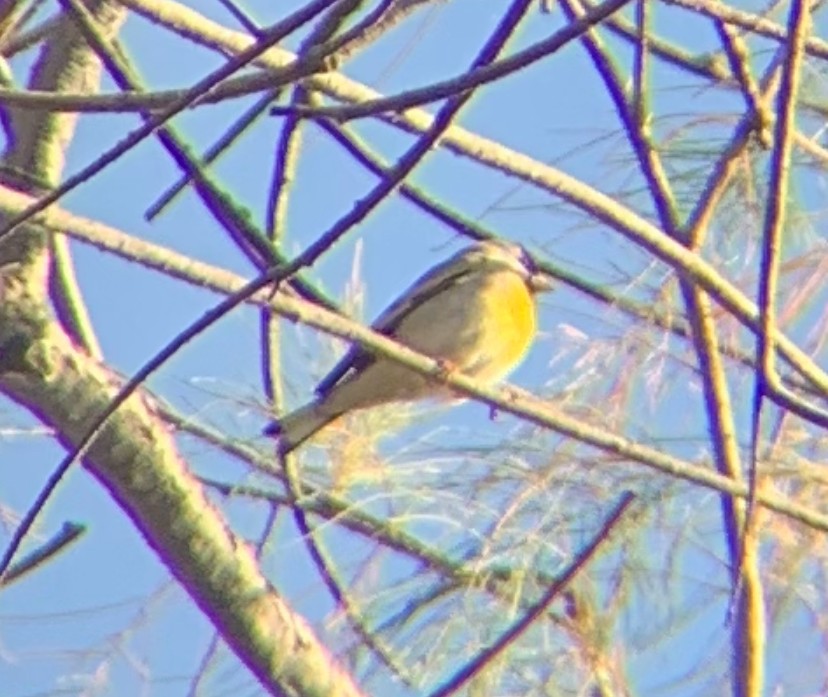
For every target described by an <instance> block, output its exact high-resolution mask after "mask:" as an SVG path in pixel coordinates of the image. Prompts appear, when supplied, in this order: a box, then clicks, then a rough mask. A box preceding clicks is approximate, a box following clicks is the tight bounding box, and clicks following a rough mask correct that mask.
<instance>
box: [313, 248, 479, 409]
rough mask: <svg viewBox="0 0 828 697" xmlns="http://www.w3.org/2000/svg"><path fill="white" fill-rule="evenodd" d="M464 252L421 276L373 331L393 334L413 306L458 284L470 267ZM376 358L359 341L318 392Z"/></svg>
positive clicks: (327, 377)
mask: <svg viewBox="0 0 828 697" xmlns="http://www.w3.org/2000/svg"><path fill="white" fill-rule="evenodd" d="M461 255H462V252H461V253H460V254H457V255H455V256H453V257H451V258H450V259H447V260H446V261H444V262H443V263H442V264H438V265H437V266H435V267H434V268H432V269H430V270H429V271H427V272H426V273H425V274H423V275H422V276H420V278H418V279H417V280H416V281H415V282H414V284H413V285H412V286H411V288H409V289H408V290H407V291H406V292H405V293H403V294H402V295H401V296H400V297H399V298H397V300H395V301H394V302H393V303H391V305H390V306H389V307H388V308H387V309H386V310H385V312H383V313H382V314H381V315H380V316H379V317H377V319H376V321H375V322H374V323H373V324H372V325H371V327H372V328H373V329H374V331H377V332H380V333H381V334H385V335H386V336H390V337H393V336H394V335H395V333H396V330H397V328H398V327H399V326H400V324H401V323H402V321H403V320H404V319H405V318H406V316H407V315H408V314H409V313H410V312H411V311H412V310H413V309H414V308H416V307H419V306H420V305H422V304H423V303H424V302H427V301H428V300H430V299H431V298H432V297H434V296H435V295H437V294H438V293H440V292H442V291H443V290H444V289H445V288H447V287H448V286H450V285H452V284H454V283H456V282H457V280H458V278H460V277H462V276H464V275H466V274H467V273H468V272H469V269H470V268H471V267H470V265H469V264H468V263H464V260H463V259H462V256H461ZM373 361H374V356H373V355H372V354H371V353H370V352H368V351H366V350H365V349H363V348H362V346H360V345H359V344H354V345H353V346H351V348H350V349H348V351H347V352H346V353H345V355H344V356H342V358H340V359H339V361H338V362H337V364H336V365H335V366H334V367H333V368H332V369H331V371H330V372H329V373H328V374H327V375H326V376H325V377H324V378H322V380H321V381H320V382H319V384H318V385H317V386H316V394H317V395H318V396H320V397H324V396H325V395H327V394H328V392H330V391H331V389H333V388H334V387H335V386H336V385H337V384H338V383H339V382H340V381H341V380H342V379H343V378H344V377H345V376H346V375H348V374H349V373H354V372H358V371H360V370H364V369H365V368H366V367H367V366H368V365H370V364H371V363H372V362H373Z"/></svg>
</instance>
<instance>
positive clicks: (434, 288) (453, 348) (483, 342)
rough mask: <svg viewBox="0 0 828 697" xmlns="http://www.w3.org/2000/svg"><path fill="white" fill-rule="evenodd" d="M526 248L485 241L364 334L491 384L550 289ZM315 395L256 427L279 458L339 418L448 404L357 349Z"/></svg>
mask: <svg viewBox="0 0 828 697" xmlns="http://www.w3.org/2000/svg"><path fill="white" fill-rule="evenodd" d="M552 287H553V283H552V280H551V278H550V277H549V276H547V275H546V274H544V273H542V272H541V271H540V270H539V269H538V267H537V266H536V264H535V262H534V261H533V259H532V257H531V256H530V255H529V254H528V253H527V252H526V250H525V249H524V248H523V247H522V246H520V245H518V244H514V243H511V242H507V241H504V240H494V239H490V240H485V241H480V242H477V243H475V244H472V245H470V246H468V247H466V248H465V249H462V250H460V251H459V252H457V253H456V254H455V255H454V256H452V257H451V258H449V259H448V260H446V261H444V262H442V263H440V264H438V265H437V266H435V267H433V268H432V269H431V270H429V271H428V272H426V273H425V274H423V275H422V276H421V277H420V278H419V279H418V280H417V281H415V282H414V284H413V285H412V286H411V287H410V288H409V289H408V290H407V291H406V292H405V293H403V294H402V295H401V296H400V297H399V298H398V299H397V300H396V301H394V302H393V303H392V304H391V305H390V306H389V307H388V308H387V309H386V310H385V311H384V312H383V313H382V314H380V316H379V317H378V318H377V320H376V321H375V322H374V323H373V325H372V328H373V329H374V330H375V331H377V332H379V333H381V334H384V335H386V336H388V337H389V338H392V339H394V340H396V341H399V342H400V343H402V344H405V345H406V346H408V347H409V348H411V349H414V350H415V351H419V352H420V353H423V354H426V355H428V356H430V357H431V358H434V359H436V360H438V361H440V362H441V363H443V364H444V365H445V366H446V367H447V368H448V369H450V370H459V371H461V372H462V373H464V374H465V375H467V376H469V377H472V378H475V379H477V380H479V381H480V382H481V383H482V384H486V385H489V384H495V383H497V382H499V381H500V380H502V379H503V378H505V377H506V376H507V375H508V374H509V373H510V372H511V371H512V370H513V369H514V368H515V367H517V365H518V364H519V363H520V362H521V361H522V360H523V358H524V356H525V355H526V353H527V351H528V350H529V347H530V346H531V344H532V342H533V340H534V338H535V334H536V332H537V317H536V315H537V305H536V294H537V293H540V292H543V291H547V290H551V289H552ZM315 393H316V397H315V398H314V399H313V400H312V401H310V402H309V403H308V404H306V405H304V406H302V407H300V408H298V409H296V410H295V411H292V412H290V413H289V414H287V415H286V416H283V417H282V418H280V419H279V420H277V421H274V422H272V423H271V424H270V425H268V426H267V427H266V428H265V434H266V435H269V436H272V437H274V438H276V440H277V449H278V452H279V453H280V454H282V455H286V454H288V453H289V452H291V451H292V450H294V449H295V448H296V447H298V446H299V445H301V444H302V443H304V442H305V441H306V440H308V439H309V438H310V437H311V436H313V435H314V434H316V433H317V432H318V431H319V430H321V429H322V428H324V427H325V426H327V425H328V424H330V423H332V422H334V421H336V420H337V419H339V418H340V417H341V416H344V415H345V414H347V413H349V412H352V411H356V410H359V409H366V408H369V407H374V406H378V405H381V404H388V403H394V402H410V401H415V400H419V399H424V398H428V397H441V396H450V395H451V390H450V389H448V388H447V387H446V386H445V385H441V384H440V383H439V382H437V381H435V380H434V379H433V378H429V377H428V376H425V375H422V374H419V373H417V372H415V371H412V370H410V369H409V368H406V367H405V366H403V365H402V364H400V363H398V362H395V361H393V360H391V359H389V358H384V357H377V356H374V355H373V354H371V353H370V352H369V351H367V350H365V349H363V348H362V347H361V346H359V345H354V346H352V347H351V348H350V350H348V351H347V352H346V353H345V354H344V356H343V357H342V358H341V360H340V361H339V362H338V363H337V364H336V365H335V366H334V367H333V369H332V370H331V371H330V372H329V373H328V375H327V376H326V377H325V378H323V379H322V381H321V382H320V383H319V384H318V386H317V387H316V390H315Z"/></svg>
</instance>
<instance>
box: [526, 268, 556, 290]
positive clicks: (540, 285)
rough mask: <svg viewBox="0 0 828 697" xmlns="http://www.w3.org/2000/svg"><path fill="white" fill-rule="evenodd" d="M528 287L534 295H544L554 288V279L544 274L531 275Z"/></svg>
mask: <svg viewBox="0 0 828 697" xmlns="http://www.w3.org/2000/svg"><path fill="white" fill-rule="evenodd" d="M529 287H530V288H531V289H532V290H533V291H535V292H536V293H546V292H548V291H550V290H552V289H553V288H554V287H555V279H554V278H552V276H548V275H547V274H545V273H533V274H532V275H531V276H530V277H529Z"/></svg>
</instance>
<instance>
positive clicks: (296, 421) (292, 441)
mask: <svg viewBox="0 0 828 697" xmlns="http://www.w3.org/2000/svg"><path fill="white" fill-rule="evenodd" d="M339 417H340V414H338V413H328V412H325V411H322V410H320V409H319V408H318V405H317V404H314V403H311V404H307V405H305V406H304V407H300V408H299V409H296V410H295V411H292V412H291V413H290V414H287V415H286V416H285V417H283V418H282V419H279V420H278V421H273V422H271V423H270V424H269V425H268V426H267V427H266V428H265V430H264V433H265V435H267V436H273V437H274V438H276V440H277V442H278V446H277V447H278V448H279V452H280V453H281V454H282V455H287V454H288V453H289V452H290V451H291V450H293V449H294V448H297V447H298V446H300V445H301V444H302V443H304V442H305V441H306V440H307V439H308V438H310V437H311V436H312V435H313V434H315V433H316V432H317V431H319V430H320V429H322V428H324V427H325V426H327V425H328V424H329V423H331V422H332V421H335V420H336V419H338V418H339Z"/></svg>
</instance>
